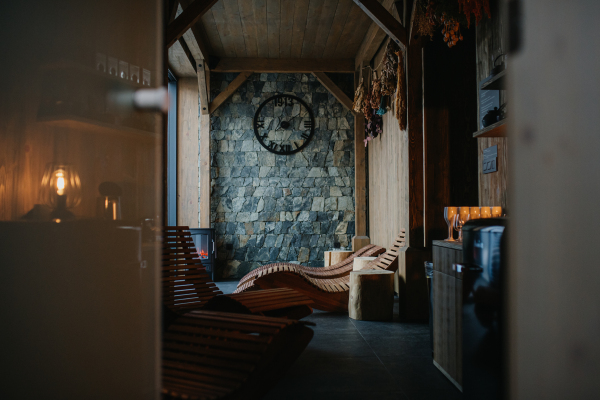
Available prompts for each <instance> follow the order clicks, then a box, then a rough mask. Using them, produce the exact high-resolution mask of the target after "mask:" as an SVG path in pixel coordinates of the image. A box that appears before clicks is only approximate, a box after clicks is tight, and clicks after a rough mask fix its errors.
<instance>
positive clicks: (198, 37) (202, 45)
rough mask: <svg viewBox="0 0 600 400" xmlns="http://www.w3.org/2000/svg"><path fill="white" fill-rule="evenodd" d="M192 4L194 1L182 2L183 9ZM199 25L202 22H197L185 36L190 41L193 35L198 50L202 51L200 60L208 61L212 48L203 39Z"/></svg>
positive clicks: (184, 0)
mask: <svg viewBox="0 0 600 400" xmlns="http://www.w3.org/2000/svg"><path fill="white" fill-rule="evenodd" d="M191 2H192V0H180V4H181V7H183V9H186V8H187V7H189V5H190V3H191ZM199 23H200V22H196V23H195V24H193V25H192V27H191V28H190V30H189V31H188V33H186V34H185V36H186V40H188V39H190V33H191V38H192V39H193V40H195V41H196V44H197V45H198V49H199V50H200V58H201V59H203V60H206V59H208V56H209V54H210V48H209V46H208V43H207V42H206V40H204V39H203V37H204V36H203V35H202V28H201V27H200V26H198V24H199ZM197 61H198V60H197Z"/></svg>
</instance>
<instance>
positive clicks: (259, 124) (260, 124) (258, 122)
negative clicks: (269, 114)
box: [256, 119, 265, 128]
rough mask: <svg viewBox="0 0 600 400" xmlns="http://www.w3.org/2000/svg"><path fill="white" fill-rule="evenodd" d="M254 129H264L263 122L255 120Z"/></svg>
mask: <svg viewBox="0 0 600 400" xmlns="http://www.w3.org/2000/svg"><path fill="white" fill-rule="evenodd" d="M256 127H257V128H264V127H265V121H264V120H262V119H257V120H256Z"/></svg>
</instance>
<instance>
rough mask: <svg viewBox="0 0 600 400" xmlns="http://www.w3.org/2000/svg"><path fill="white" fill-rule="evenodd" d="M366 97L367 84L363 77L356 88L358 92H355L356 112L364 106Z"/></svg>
mask: <svg viewBox="0 0 600 400" xmlns="http://www.w3.org/2000/svg"><path fill="white" fill-rule="evenodd" d="M364 97H365V84H364V82H363V80H362V78H361V80H360V83H359V85H358V87H357V88H356V92H355V93H354V103H353V104H352V109H353V110H354V111H355V112H357V113H358V112H360V111H361V109H362V107H363V101H364Z"/></svg>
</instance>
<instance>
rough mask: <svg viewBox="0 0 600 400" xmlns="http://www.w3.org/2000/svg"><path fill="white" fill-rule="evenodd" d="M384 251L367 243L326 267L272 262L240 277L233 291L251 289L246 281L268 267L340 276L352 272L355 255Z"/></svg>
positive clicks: (318, 276) (323, 276)
mask: <svg viewBox="0 0 600 400" xmlns="http://www.w3.org/2000/svg"><path fill="white" fill-rule="evenodd" d="M384 251H385V249H384V248H383V247H380V246H376V245H373V244H369V245H366V246H365V247H363V248H362V249H360V250H358V251H357V252H355V253H354V254H352V255H351V256H350V257H348V258H346V259H345V260H343V261H340V262H339V263H336V264H333V265H330V266H327V267H322V268H318V267H306V266H304V265H299V264H292V263H273V264H267V265H263V266H261V267H258V268H256V269H254V270H252V271H250V272H248V273H247V274H246V275H245V276H244V277H243V278H242V279H240V281H239V283H238V289H237V290H236V291H235V293H238V292H241V291H242V290H240V288H241V287H243V288H244V290H243V291H247V290H251V289H250V288H251V286H252V283H250V284H248V282H252V281H254V279H256V277H257V276H258V274H259V273H261V272H263V271H267V270H269V269H273V268H275V267H277V268H280V267H285V266H289V267H294V268H297V269H299V270H300V271H302V272H304V273H306V274H307V275H308V276H310V277H313V278H338V277H340V276H344V275H348V274H349V273H350V272H352V266H353V263H354V259H355V258H356V257H376V256H378V255H380V254H381V253H383V252H384Z"/></svg>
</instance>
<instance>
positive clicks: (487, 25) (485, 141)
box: [477, 0, 510, 208]
mask: <svg viewBox="0 0 600 400" xmlns="http://www.w3.org/2000/svg"><path fill="white" fill-rule="evenodd" d="M499 3H500V2H499V1H498V0H490V8H491V13H492V18H491V19H490V18H484V19H482V21H481V22H480V23H479V25H477V82H480V81H481V80H482V79H484V78H486V77H488V76H489V75H490V72H491V70H492V67H493V61H494V59H495V58H496V57H497V56H498V55H500V54H503V53H504V52H505V49H506V46H505V43H504V41H505V38H504V30H505V26H506V23H505V21H503V20H502V14H501V11H500V4H499ZM498 63H500V60H499V61H498ZM509 73H510V71H509ZM504 101H505V93H504V91H501V92H500V104H502V103H503V102H504ZM477 115H479V109H478V110H477ZM495 145H497V146H498V171H497V172H493V173H491V174H485V175H484V174H483V173H482V172H481V162H482V159H483V150H484V149H486V148H488V147H491V146H495ZM477 147H478V159H479V205H480V206H502V207H503V208H506V198H507V176H508V154H507V147H508V144H507V139H506V138H479V139H477Z"/></svg>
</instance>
